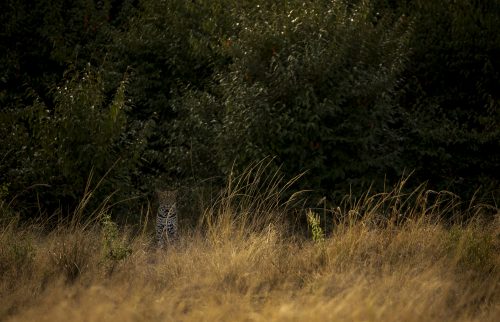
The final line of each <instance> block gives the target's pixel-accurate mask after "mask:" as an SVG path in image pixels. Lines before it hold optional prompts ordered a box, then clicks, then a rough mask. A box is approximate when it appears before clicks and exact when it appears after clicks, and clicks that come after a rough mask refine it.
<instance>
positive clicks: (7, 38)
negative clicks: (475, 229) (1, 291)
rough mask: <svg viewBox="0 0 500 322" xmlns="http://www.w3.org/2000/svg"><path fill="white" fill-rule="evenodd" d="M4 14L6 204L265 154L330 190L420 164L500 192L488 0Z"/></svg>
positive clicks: (173, 182)
mask: <svg viewBox="0 0 500 322" xmlns="http://www.w3.org/2000/svg"><path fill="white" fill-rule="evenodd" d="M0 21H1V23H0V24H1V27H0V28H1V30H0V37H1V42H0V46H1V47H0V52H1V54H0V64H1V66H2V67H1V71H2V75H1V76H0V86H1V87H0V104H1V105H0V108H1V110H0V140H1V142H0V160H1V162H0V180H1V181H0V187H1V190H0V197H1V199H2V200H4V201H12V202H11V203H10V206H11V207H12V208H13V209H25V210H26V209H29V208H30V207H36V208H37V209H39V210H42V211H43V210H47V211H48V212H49V213H50V212H52V211H54V210H55V209H66V207H70V208H71V207H74V206H75V203H76V201H77V200H79V199H80V198H81V196H82V194H83V193H84V191H85V188H86V185H87V183H88V182H93V185H96V184H97V182H98V181H99V179H101V178H103V180H102V182H101V183H100V185H99V189H98V190H97V191H96V192H95V195H96V198H95V199H94V200H95V202H96V203H99V202H100V201H102V200H103V199H104V198H105V197H107V196H110V194H112V193H113V198H114V199H116V200H124V199H130V198H131V197H135V196H147V194H148V193H149V192H151V191H152V190H153V189H154V188H157V187H161V186H179V185H180V186H184V187H186V186H202V185H203V184H205V183H206V182H208V181H207V180H208V179H209V182H210V183H213V184H217V183H220V181H221V179H220V178H224V177H225V175H226V174H227V173H228V172H229V171H231V169H233V170H236V171H238V170H239V169H241V168H243V167H244V166H246V165H247V164H248V163H249V162H252V161H254V160H259V159H262V158H264V157H268V156H271V157H275V159H274V164H275V166H276V167H278V166H281V171H283V172H284V173H285V174H286V175H288V176H290V177H292V176H294V175H296V174H297V173H300V172H303V171H307V173H306V174H305V176H304V177H303V178H302V180H301V181H300V184H299V185H298V186H297V188H307V189H313V190H315V191H317V192H318V193H321V194H323V195H326V196H328V197H331V198H333V199H334V202H335V200H338V199H336V198H338V197H339V196H342V195H343V194H344V193H346V192H347V191H350V190H351V189H352V191H354V192H355V193H356V192H357V191H363V189H366V188H367V187H368V186H369V185H371V184H374V185H375V187H378V188H381V187H383V185H384V183H385V181H389V182H390V181H394V180H397V179H398V178H400V176H401V175H403V174H404V173H409V172H411V171H413V172H414V174H413V179H414V182H415V183H420V182H422V181H427V180H428V181H429V183H430V185H431V187H432V188H436V189H450V190H452V191H454V192H456V193H458V194H459V195H462V196H464V197H467V196H471V195H472V194H473V193H474V191H476V190H477V189H478V188H480V187H483V190H482V191H483V192H485V193H489V195H490V196H491V193H492V192H493V195H495V194H496V196H498V193H499V190H498V187H499V182H500V176H499V175H498V173H500V171H498V170H499V166H498V165H499V164H500V146H499V142H500V106H499V102H500V100H499V99H500V97H499V95H500V94H498V93H500V92H499V91H498V88H499V85H500V72H499V65H498V64H499V63H500V61H499V59H498V57H500V36H499V34H498V30H500V4H498V3H497V1H495V0H487V1H480V2H479V1H473V0H457V1H431V0H419V1H404V0H403V1H389V0H373V1H359V2H353V1H321V0H318V1H294V0H288V1H282V2H279V3H275V2H270V1H258V0H244V1H238V2H235V1H229V0H218V1H211V0H210V1H208V0H206V1H204V0H197V1H184V0H169V1H154V0H142V1H128V0H122V1H120V0H115V1H110V0H107V1H91V0H79V1H64V0H59V1H37V2H36V4H32V3H31V2H30V1H3V2H2V4H0ZM91 174H92V178H93V181H91V180H88V179H89V177H90V175H91ZM136 201H137V200H136ZM139 202H140V199H139ZM121 205H127V203H121ZM129 205H132V204H130V203H129Z"/></svg>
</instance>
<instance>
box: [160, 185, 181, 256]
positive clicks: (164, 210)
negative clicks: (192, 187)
mask: <svg viewBox="0 0 500 322" xmlns="http://www.w3.org/2000/svg"><path fill="white" fill-rule="evenodd" d="M157 194H158V213H157V215H156V241H157V243H158V247H160V248H163V247H164V246H165V244H169V243H172V242H174V241H176V240H177V191H176V190H167V191H158V192H157Z"/></svg>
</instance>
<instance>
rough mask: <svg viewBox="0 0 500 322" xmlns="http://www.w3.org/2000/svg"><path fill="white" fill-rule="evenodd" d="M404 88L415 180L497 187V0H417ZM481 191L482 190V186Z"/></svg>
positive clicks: (459, 187) (465, 188) (465, 190)
mask: <svg viewBox="0 0 500 322" xmlns="http://www.w3.org/2000/svg"><path fill="white" fill-rule="evenodd" d="M399 9H401V10H403V11H406V13H407V14H410V15H412V16H414V17H415V21H416V23H415V30H414V32H413V34H412V37H411V40H410V45H411V47H412V52H411V55H410V56H409V60H408V63H407V65H406V70H405V74H404V86H402V88H401V106H402V107H403V108H404V109H405V113H407V114H406V116H405V118H406V120H405V123H406V124H405V127H404V128H405V133H406V134H405V137H406V143H405V151H404V156H403V162H404V164H406V167H407V168H408V169H413V170H415V173H414V179H415V180H418V181H421V180H430V183H431V186H432V187H433V188H435V189H449V190H452V191H456V192H459V193H460V194H461V195H464V196H470V195H472V194H473V193H474V191H475V190H476V189H478V188H479V187H480V186H482V187H483V188H485V189H484V191H491V190H495V189H496V193H497V196H498V193H499V191H498V187H499V186H500V175H499V173H500V171H499V164H500V103H499V102H500V91H498V88H500V65H499V63H500V60H499V57H500V34H499V33H498V30H500V3H499V2H498V1H494V0H493V1H490V0H487V1H471V0H459V1H431V0H425V1H424V0H422V1H415V2H413V3H411V5H401V7H399ZM484 191H483V192H484Z"/></svg>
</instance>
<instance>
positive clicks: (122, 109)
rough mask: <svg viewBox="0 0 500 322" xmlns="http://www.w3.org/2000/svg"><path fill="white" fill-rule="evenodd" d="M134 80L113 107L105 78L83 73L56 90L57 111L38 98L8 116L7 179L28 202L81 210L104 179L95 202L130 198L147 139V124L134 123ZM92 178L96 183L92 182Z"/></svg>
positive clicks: (4, 122) (115, 98) (4, 173)
mask: <svg viewBox="0 0 500 322" xmlns="http://www.w3.org/2000/svg"><path fill="white" fill-rule="evenodd" d="M68 77H69V76H68ZM126 83H127V82H126V79H125V80H124V81H122V83H121V85H120V86H119V87H118V89H117V91H116V93H115V95H114V96H113V98H112V99H111V100H110V101H109V102H106V99H105V96H104V94H103V89H102V81H101V79H100V77H99V76H98V75H97V74H95V73H94V72H91V71H90V70H88V71H86V72H83V73H75V75H74V76H71V77H70V79H69V80H68V81H66V82H64V83H63V84H62V85H60V86H58V87H57V88H55V93H54V103H55V106H54V108H53V109H52V110H51V109H49V108H48V107H47V106H46V105H45V104H43V103H42V102H41V100H39V99H35V102H34V104H33V105H31V106H29V107H26V108H24V109H22V110H15V111H9V112H5V113H2V114H1V118H0V124H1V129H2V131H3V132H4V133H2V134H3V135H4V136H3V137H4V138H5V143H6V144H5V145H3V148H2V155H3V162H2V165H1V166H2V168H1V170H2V172H1V173H2V179H3V180H5V181H6V182H8V183H9V184H10V187H11V189H12V190H13V191H14V192H21V193H22V194H23V195H22V198H23V201H24V203H25V204H26V202H27V201H28V200H29V202H28V204H29V203H31V206H36V207H42V208H46V207H48V208H49V209H51V210H55V209H56V208H57V207H59V206H62V205H64V206H72V207H74V206H75V205H76V203H77V202H78V201H79V200H80V199H81V198H82V197H83V195H84V192H85V191H86V189H87V188H86V187H87V185H88V184H90V187H91V188H93V187H94V186H95V185H96V182H97V181H98V180H101V179H105V180H104V183H103V185H102V186H101V189H100V190H99V193H100V194H102V195H101V197H97V198H96V199H94V200H93V201H94V202H100V201H102V200H103V197H104V196H105V195H106V194H108V195H109V194H110V193H114V192H116V190H121V194H119V195H121V196H122V197H123V194H124V193H127V192H128V193H130V188H131V185H132V180H133V179H134V176H135V175H137V173H134V171H136V167H137V164H138V161H139V157H140V154H141V151H142V150H143V148H144V146H145V144H146V139H147V138H146V132H145V130H144V129H143V128H144V124H142V123H138V122H127V116H126V110H127V109H128V105H127V100H126V98H125V90H126ZM108 172H109V173H108ZM91 174H93V177H94V181H93V182H88V180H90V179H91V178H90V177H89V176H90V175H91ZM96 178H97V179H96ZM3 180H2V181H3ZM125 196H126V195H125ZM128 197H130V196H128ZM58 203H59V204H58Z"/></svg>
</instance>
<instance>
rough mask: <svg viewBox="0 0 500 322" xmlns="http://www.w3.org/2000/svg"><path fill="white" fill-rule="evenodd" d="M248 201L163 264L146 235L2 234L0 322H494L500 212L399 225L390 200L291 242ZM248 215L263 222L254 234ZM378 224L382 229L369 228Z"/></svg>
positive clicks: (207, 218) (226, 200)
mask: <svg viewBox="0 0 500 322" xmlns="http://www.w3.org/2000/svg"><path fill="white" fill-rule="evenodd" d="M250 185H251V186H253V185H254V183H251V184H250ZM240 187H241V185H240ZM254 190H255V191H254V192H253V193H240V192H241V191H240V190H238V189H234V188H232V189H228V190H227V191H226V193H225V194H223V197H222V198H221V199H220V200H219V201H217V202H216V203H215V205H214V206H213V207H210V208H208V209H207V210H206V212H205V214H204V216H203V221H202V223H201V224H200V226H199V227H198V228H195V229H192V230H190V231H184V232H183V234H182V235H181V241H180V243H179V244H178V245H176V246H175V247H171V248H169V249H168V250H166V251H158V250H156V249H154V247H152V246H151V245H154V243H153V242H152V240H151V238H152V237H151V236H152V233H151V234H149V233H147V232H146V233H138V234H134V233H132V232H131V231H130V230H127V229H126V228H124V229H121V230H119V232H118V233H117V234H115V235H113V236H111V237H110V236H109V234H110V232H109V229H107V228H106V229H105V228H103V225H102V224H98V223H95V224H92V225H90V224H88V223H87V224H86V225H66V226H64V227H61V228H59V229H57V230H55V231H52V232H51V233H48V234H47V233H43V232H42V231H41V230H39V229H37V227H36V226H34V225H32V226H20V225H17V224H16V223H15V222H11V223H10V224H9V225H4V227H3V228H1V229H2V230H1V232H0V273H1V277H0V299H1V301H0V320H7V321H242V320H244V321H336V320H339V321H497V319H498V317H499V316H500V270H499V267H500V266H499V265H500V241H499V237H500V217H499V215H498V212H497V214H496V215H495V216H493V219H492V220H488V221H481V220H479V218H480V217H479V216H476V217H475V219H473V220H470V221H469V222H468V223H467V224H460V225H459V224H455V225H452V226H449V225H444V224H443V221H442V220H439V219H435V217H433V216H431V215H430V211H435V209H436V208H435V207H434V206H435V205H434V203H432V204H430V205H427V206H423V205H422V204H421V201H418V200H421V199H419V198H413V200H416V201H415V202H414V206H413V208H412V209H413V211H414V212H415V215H412V217H411V218H407V219H406V220H405V221H404V222H399V223H394V220H393V219H391V218H392V217H391V215H390V214H391V213H392V212H398V210H403V209H405V210H406V211H407V212H406V213H410V210H409V208H408V207H407V205H408V202H409V201H408V200H406V199H404V196H402V195H401V194H400V193H395V192H394V191H393V192H391V193H388V194H381V195H378V197H379V198H380V199H378V201H374V200H375V199H373V198H372V199H370V198H367V199H365V201H364V203H363V204H359V203H357V204H356V202H351V203H345V204H344V208H338V209H332V210H331V211H330V212H328V214H329V215H331V216H333V215H334V214H337V215H338V216H339V217H338V218H337V220H336V221H335V222H336V223H335V226H334V227H333V232H332V234H331V235H329V236H325V238H323V239H320V240H316V241H314V240H312V238H310V237H305V236H301V235H298V234H297V233H291V229H290V226H287V225H285V224H284V221H283V220H281V219H279V218H281V217H280V213H281V212H282V211H285V210H287V204H280V203H279V202H278V203H276V200H274V199H272V198H271V197H269V196H270V194H268V195H267V196H268V197H269V198H268V199H267V200H268V201H269V203H268V204H267V206H266V207H264V206H263V205H265V203H263V200H266V199H262V198H264V197H263V196H260V198H261V199H259V200H256V201H255V203H251V202H250V201H251V200H252V198H257V197H256V196H255V193H260V192H259V191H258V190H257V189H254ZM269 190H270V191H272V190H273V189H269ZM245 191H246V192H248V191H249V190H245ZM274 191H279V189H278V190H274ZM242 196H243V198H248V199H244V200H243V201H242V199H241V198H240V197H242ZM394 196H399V197H398V198H400V202H399V205H400V206H398V207H399V208H398V209H396V208H394V207H392V208H391V207H389V206H388V205H391V202H393V201H394V200H393V199H391V198H393V197H394ZM407 197H408V196H407ZM270 200H271V201H272V202H271V201H270ZM366 200H371V204H369V203H368V202H367V201H366ZM383 203H385V206H384V205H383ZM348 204H350V206H348ZM241 205H244V207H242V206H241ZM270 205H272V206H270ZM392 205H393V206H394V204H392ZM405 205H406V206H405ZM375 206H376V207H375ZM349 207H353V208H351V209H349ZM405 207H406V208H405ZM426 209H428V211H426ZM433 209H434V210H433ZM245 210H247V211H245ZM266 210H267V211H266ZM417 210H418V211H417ZM383 211H385V212H387V213H383ZM360 212H363V216H360V215H359V213H360ZM254 213H258V214H260V216H261V217H262V216H263V217H265V218H266V220H260V221H259V220H257V221H256V220H252V219H251V215H252V214H254ZM416 213H418V216H417V215H416ZM304 216H305V213H304ZM380 216H382V217H384V216H385V217H384V218H386V220H385V221H384V222H381V221H380V220H379V219H377V220H374V218H379V217H380ZM102 217H104V216H101V218H102ZM433 218H434V219H433ZM108 224H109V223H108ZM108 228H109V227H108ZM110 238H111V239H112V240H111V241H110ZM110 247H111V248H115V251H116V252H115V253H113V252H112V251H111V250H110V249H109V248H110ZM120 249H122V250H123V249H125V250H127V251H125V252H123V253H120V252H119V250H120ZM116 254H122V255H123V256H121V255H120V256H118V255H116Z"/></svg>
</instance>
